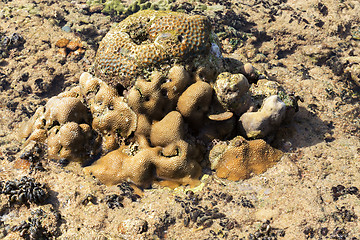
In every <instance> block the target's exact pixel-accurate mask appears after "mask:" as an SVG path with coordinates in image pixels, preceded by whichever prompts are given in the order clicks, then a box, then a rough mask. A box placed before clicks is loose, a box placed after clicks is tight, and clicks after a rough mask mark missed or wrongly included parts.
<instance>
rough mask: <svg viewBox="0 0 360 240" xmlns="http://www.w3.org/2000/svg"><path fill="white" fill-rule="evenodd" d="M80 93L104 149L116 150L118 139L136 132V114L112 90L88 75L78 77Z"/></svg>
mask: <svg viewBox="0 0 360 240" xmlns="http://www.w3.org/2000/svg"><path fill="white" fill-rule="evenodd" d="M80 91H81V93H82V94H83V95H84V97H85V99H86V102H87V104H88V106H89V108H90V111H91V114H92V115H93V121H92V127H93V129H94V130H96V131H98V132H100V133H101V134H102V136H103V147H104V149H106V150H114V149H116V148H117V147H119V145H118V142H119V138H127V137H128V136H130V134H131V133H132V132H134V131H135V130H136V124H137V116H136V114H135V113H134V111H132V110H131V108H130V107H129V106H128V105H127V103H125V102H124V101H123V97H121V96H119V95H118V93H117V91H116V90H115V89H114V88H111V87H109V86H108V85H107V84H106V83H105V82H103V81H101V80H100V79H98V78H94V77H93V76H92V75H91V74H89V73H83V74H82V75H81V76H80Z"/></svg>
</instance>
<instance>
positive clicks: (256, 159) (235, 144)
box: [209, 136, 283, 181]
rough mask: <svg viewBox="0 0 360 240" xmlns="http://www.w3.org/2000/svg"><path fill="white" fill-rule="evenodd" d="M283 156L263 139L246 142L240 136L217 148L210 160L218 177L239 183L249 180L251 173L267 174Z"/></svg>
mask: <svg viewBox="0 0 360 240" xmlns="http://www.w3.org/2000/svg"><path fill="white" fill-rule="evenodd" d="M282 154H283V153H282V152H281V151H280V150H277V149H274V148H272V147H271V146H270V145H268V144H267V143H266V142H265V141H264V140H262V139H258V140H252V141H246V140H245V139H244V138H243V137H240V136H238V137H236V138H234V139H233V140H231V141H230V143H228V144H224V143H222V144H218V145H217V146H215V147H214V148H213V149H212V150H211V151H210V155H209V160H210V162H211V164H212V166H211V167H212V169H215V170H216V175H217V176H218V177H220V178H226V179H228V180H233V181H238V180H241V179H246V178H249V177H250V175H251V173H255V174H260V173H263V172H265V171H266V170H267V169H268V168H270V167H272V166H273V165H274V164H275V163H276V162H277V161H279V160H280V158H281V156H282Z"/></svg>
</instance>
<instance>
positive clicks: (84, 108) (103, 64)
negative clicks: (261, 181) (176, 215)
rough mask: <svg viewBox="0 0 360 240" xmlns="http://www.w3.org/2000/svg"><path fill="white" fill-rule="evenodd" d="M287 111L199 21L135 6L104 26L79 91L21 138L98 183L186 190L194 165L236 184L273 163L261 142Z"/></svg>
mask: <svg viewBox="0 0 360 240" xmlns="http://www.w3.org/2000/svg"><path fill="white" fill-rule="evenodd" d="M296 110H297V100H296V99H295V98H294V97H292V96H291V95H288V94H287V93H286V92H285V90H283V89H282V88H281V86H280V85H279V84H278V83H276V82H272V81H269V80H266V79H258V74H257V71H256V70H255V69H254V68H253V67H252V66H251V65H250V64H245V65H242V64H238V65H236V66H230V65H229V61H226V59H225V58H223V57H222V54H221V47H220V43H219V41H218V39H217V37H216V35H215V34H214V33H213V32H212V29H211V25H210V22H209V20H208V19H207V18H206V17H204V16H199V15H193V16H189V15H186V14H184V13H178V12H171V11H153V10H145V11H140V12H138V13H136V14H133V15H131V16H129V17H128V18H126V19H125V20H124V21H122V22H120V23H119V24H118V25H117V26H115V27H114V28H112V29H111V30H110V32H109V33H108V34H107V35H106V36H105V37H104V39H103V40H102V42H101V43H100V46H99V49H98V52H97V55H96V59H95V62H94V64H93V66H92V68H91V70H90V72H86V73H83V74H82V75H81V77H80V81H79V86H77V87H74V88H73V89H71V90H69V91H66V92H63V93H61V94H59V95H58V96H55V97H53V98H51V99H50V100H49V101H48V103H47V104H46V105H45V106H42V107H40V108H39V109H38V110H37V111H36V113H35V114H34V116H33V117H32V118H31V119H30V121H29V122H28V123H27V124H26V125H25V126H24V128H23V130H24V131H23V132H24V136H23V137H24V138H26V143H29V142H31V141H36V142H44V143H46V144H47V148H48V155H49V157H50V158H53V159H57V160H59V161H60V160H63V159H66V160H68V161H78V162H80V163H82V164H83V165H87V166H86V167H85V168H84V172H85V173H86V174H91V175H93V176H95V177H96V178H98V179H99V180H100V181H101V182H102V183H104V184H106V185H113V184H118V183H120V182H124V181H129V182H132V183H134V184H136V185H138V186H140V187H149V186H150V185H151V184H152V182H153V180H155V179H156V180H159V179H160V180H171V181H174V182H176V183H178V184H195V183H196V182H197V181H198V180H199V178H200V177H201V172H202V171H201V170H202V168H204V167H211V168H212V169H213V170H215V171H216V174H217V175H218V176H219V177H221V178H227V179H230V180H239V179H245V178H248V177H249V176H250V174H251V173H256V174H259V173H262V172H264V171H266V169H267V168H269V167H271V166H273V165H274V164H275V163H276V162H277V161H278V160H279V159H280V158H281V156H282V153H281V151H279V150H276V149H274V148H272V147H271V146H270V145H268V144H267V143H266V142H265V141H264V140H262V139H263V138H266V137H268V136H270V135H271V134H273V133H274V131H275V130H276V129H277V128H278V127H279V126H280V124H281V123H283V121H284V120H285V119H289V118H290V117H291V116H292V115H293V114H294V112H295V111H296ZM95 156H101V157H100V158H98V159H97V161H95V162H93V163H92V161H91V159H94V157H95Z"/></svg>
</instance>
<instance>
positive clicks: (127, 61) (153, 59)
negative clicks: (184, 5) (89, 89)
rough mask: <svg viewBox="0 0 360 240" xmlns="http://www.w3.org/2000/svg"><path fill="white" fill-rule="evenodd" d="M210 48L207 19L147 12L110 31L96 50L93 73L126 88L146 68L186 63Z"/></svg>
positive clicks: (209, 28)
mask: <svg viewBox="0 0 360 240" xmlns="http://www.w3.org/2000/svg"><path fill="white" fill-rule="evenodd" d="M210 48H211V25H210V21H209V20H208V19H207V18H206V17H204V16H199V15H195V16H189V15H186V14H184V13H178V12H170V11H153V10H146V11H141V12H138V13H136V14H133V15H131V16H129V17H128V18H126V19H125V20H124V21H122V22H121V23H120V24H119V25H117V26H116V27H115V28H112V29H111V30H110V32H109V33H108V34H107V35H106V36H105V37H104V39H103V40H102V42H101V44H100V46H99V49H98V52H97V55H96V59H95V64H94V69H93V70H94V72H95V74H96V75H97V76H99V77H101V78H102V79H104V80H106V81H108V82H109V83H110V84H111V85H114V84H115V85H116V84H118V83H120V84H122V85H123V86H125V87H129V86H132V85H133V84H134V80H133V79H134V77H136V76H138V75H142V74H143V73H144V70H146V69H149V67H156V65H159V64H163V63H164V62H166V61H170V62H174V61H178V62H184V61H185V60H186V61H188V60H189V57H190V58H191V57H194V56H195V54H204V53H206V52H209V50H210Z"/></svg>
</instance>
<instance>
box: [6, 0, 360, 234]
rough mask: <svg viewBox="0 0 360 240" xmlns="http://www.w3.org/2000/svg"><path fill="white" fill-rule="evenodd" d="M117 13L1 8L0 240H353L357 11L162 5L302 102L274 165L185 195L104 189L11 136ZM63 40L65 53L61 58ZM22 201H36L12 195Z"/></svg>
mask: <svg viewBox="0 0 360 240" xmlns="http://www.w3.org/2000/svg"><path fill="white" fill-rule="evenodd" d="M104 2H110V1H104ZM112 2H116V1H112ZM143 2H145V1H143ZM114 4H115V3H114ZM131 4H132V3H131V1H129V2H128V3H124V5H125V6H129V5H131ZM157 4H158V6H159V8H161V7H164V8H166V7H168V5H169V3H168V2H166V1H158V2H157ZM115 7H116V6H115ZM115 7H114V6H112V5H109V4H108V5H106V4H105V8H104V5H103V4H100V3H99V2H97V1H90V2H88V3H87V2H86V1H81V0H78V1H51V0H49V1H42V0H35V1H27V0H19V1H15V0H14V1H1V2H0V9H1V10H0V37H1V44H2V45H1V46H0V54H1V58H0V92H1V94H0V116H1V117H0V181H2V182H1V184H0V190H1V189H2V190H1V191H2V193H1V194H0V238H4V239H22V238H24V239H41V237H42V238H45V239H46V238H49V239H157V238H160V239H242V238H243V239H263V238H262V237H265V236H266V237H273V238H271V239H312V238H313V239H360V235H359V232H360V220H359V219H358V218H359V217H360V191H359V188H360V162H359V161H360V141H359V137H360V118H359V115H360V102H359V97H360V75H359V74H360V17H359V12H360V3H359V2H358V1H350V0H348V1H347V0H344V1H335V0H322V1H292V0H289V1H286V0H264V1H258V0H244V1H242V0H241V1H240V0H239V1H235V0H233V1H230V0H229V1H215V0H213V1H210V0H205V1H192V2H189V3H186V2H185V1H174V2H173V3H172V5H171V9H173V10H181V11H185V12H187V13H189V14H195V13H196V14H204V15H207V16H208V17H209V18H210V19H211V21H212V23H213V25H214V29H215V32H216V33H217V34H218V36H219V38H220V40H221V42H222V44H223V49H224V56H226V57H231V58H235V59H238V60H239V61H241V62H244V63H246V62H250V63H252V64H253V65H254V66H255V67H256V68H257V69H258V70H259V71H260V72H261V73H262V74H264V75H265V76H267V77H268V78H269V79H271V80H274V81H277V82H279V83H280V84H281V85H282V86H283V87H284V88H285V89H286V90H287V91H288V92H294V94H295V95H296V96H300V97H301V99H302V100H303V101H301V102H299V111H298V112H297V113H296V115H295V117H294V119H293V121H292V122H291V123H289V124H287V125H284V126H281V128H280V129H279V131H278V132H277V134H276V137H275V140H274V141H273V142H272V145H273V146H274V147H276V148H278V149H280V150H282V151H284V152H285V156H284V157H283V158H282V159H281V161H280V162H278V163H277V164H276V165H275V166H274V167H272V168H270V169H269V170H268V171H266V172H265V173H264V174H261V175H258V176H252V177H251V178H250V179H247V180H243V181H239V182H232V181H227V180H222V179H219V178H217V177H216V176H215V175H214V174H212V173H211V172H206V173H207V174H208V175H206V176H207V177H204V178H203V179H202V181H203V183H202V184H201V185H200V186H199V187H197V188H196V189H193V190H192V191H188V192H187V193H186V191H182V190H181V189H176V190H171V189H167V188H161V187H153V188H152V189H146V190H145V191H144V192H138V190H137V189H132V188H131V186H129V185H127V184H122V185H119V186H113V187H106V186H104V185H102V184H101V183H99V182H98V181H97V180H96V179H93V178H91V177H88V176H84V174H83V172H82V168H81V166H79V164H76V163H70V165H68V166H64V165H65V164H63V163H61V162H54V161H51V159H48V158H47V156H46V153H44V151H43V150H41V149H42V148H41V146H38V147H33V148H31V151H26V150H24V148H23V145H22V144H23V139H19V138H18V135H19V134H18V132H19V129H20V127H21V124H22V123H23V122H25V121H27V120H28V119H29V118H30V117H31V116H32V114H33V113H34V112H35V110H36V109H37V108H38V107H39V106H40V105H45V104H46V102H47V100H48V99H49V98H50V97H52V96H55V95H57V94H59V93H60V92H62V91H64V90H67V89H70V88H71V87H73V86H76V85H77V84H78V81H79V76H80V75H81V73H82V72H84V71H87V70H88V69H89V67H90V66H91V65H92V63H93V61H94V57H95V53H96V50H97V47H98V44H99V42H100V40H101V39H102V37H103V36H104V35H105V34H106V32H108V30H109V29H110V27H111V26H112V25H114V24H116V22H118V21H121V20H122V19H123V18H125V16H126V15H127V14H129V12H126V11H125V10H124V11H122V10H121V11H120V12H119V11H118V12H117V11H116V9H115ZM104 9H105V10H107V9H110V10H109V11H105V12H106V13H103V12H102V11H103V10H104ZM111 9H113V10H111ZM114 9H115V10H114ZM134 9H135V10H136V8H134ZM117 13H122V14H117ZM63 38H66V39H68V40H70V41H73V43H72V45H73V46H72V47H69V46H68V47H67V48H61V47H59V46H60V45H59V44H60V43H59V42H58V40H60V39H63ZM21 159H25V160H21ZM29 162H32V164H30V163H29ZM23 176H27V178H26V179H24V178H23V179H22V180H21V178H22V177H23ZM16 179H17V180H19V181H18V182H16V181H15V180H16ZM9 181H12V182H9ZM42 184H44V185H42ZM6 189H9V190H6ZM22 189H23V190H22ZM11 191H13V192H11ZM26 191H31V193H32V194H33V195H34V196H39V197H33V198H31V199H24V197H23V196H24V195H22V197H20V195H21V193H23V192H26ZM138 195H141V198H139V197H138ZM12 196H16V197H14V202H11V197H12ZM44 196H47V199H45V200H44V201H41V200H39V199H42V197H44ZM15 199H21V201H20V202H17V200H15Z"/></svg>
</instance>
